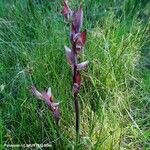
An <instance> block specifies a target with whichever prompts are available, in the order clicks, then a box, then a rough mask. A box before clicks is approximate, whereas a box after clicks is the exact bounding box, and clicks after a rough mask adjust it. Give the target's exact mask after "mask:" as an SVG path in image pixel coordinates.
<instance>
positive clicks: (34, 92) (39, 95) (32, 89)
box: [31, 86, 43, 100]
mask: <svg viewBox="0 0 150 150" xmlns="http://www.w3.org/2000/svg"><path fill="white" fill-rule="evenodd" d="M31 91H32V93H33V94H34V95H35V96H36V97H37V98H38V99H41V100H43V96H42V94H41V93H40V92H39V91H38V90H37V89H36V87H35V86H31Z"/></svg>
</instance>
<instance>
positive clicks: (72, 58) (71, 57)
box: [64, 46, 75, 65]
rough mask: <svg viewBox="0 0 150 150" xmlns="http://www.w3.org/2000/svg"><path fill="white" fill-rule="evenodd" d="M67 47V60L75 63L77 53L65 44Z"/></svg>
mask: <svg viewBox="0 0 150 150" xmlns="http://www.w3.org/2000/svg"><path fill="white" fill-rule="evenodd" d="M64 48H65V51H66V57H67V61H68V63H69V64H70V65H73V64H74V63H75V55H74V53H73V52H72V50H71V49H70V48H69V47H67V46H64Z"/></svg>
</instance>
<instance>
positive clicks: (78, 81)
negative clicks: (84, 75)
mask: <svg viewBox="0 0 150 150" xmlns="http://www.w3.org/2000/svg"><path fill="white" fill-rule="evenodd" d="M74 71H75V73H74V76H73V88H72V93H73V94H75V93H78V92H79V89H80V84H81V75H80V72H79V71H77V70H76V66H74Z"/></svg>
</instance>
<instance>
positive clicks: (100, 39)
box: [0, 0, 150, 150]
mask: <svg viewBox="0 0 150 150" xmlns="http://www.w3.org/2000/svg"><path fill="white" fill-rule="evenodd" d="M71 4H72V6H74V7H75V6H78V4H79V2H76V1H73V0H72V1H71V3H70V5H71ZM149 7H150V3H148V1H137V0H129V1H108V0H107V1H104V0H100V1H98V0H97V1H96V0H95V1H92V0H88V1H83V9H84V24H83V28H87V31H88V36H87V42H86V45H85V48H84V54H83V55H82V58H81V59H82V60H89V61H90V64H89V67H88V69H87V70H86V71H83V72H82V87H81V92H80V94H79V101H80V115H81V116H80V143H79V145H76V137H75V136H76V132H75V114H74V104H73V97H72V94H71V70H70V68H69V66H68V64H67V62H66V57H65V52H64V45H68V46H69V45H70V43H69V38H68V37H69V31H70V27H69V25H67V24H65V23H64V21H63V17H62V16H61V15H60V13H59V12H60V10H61V3H60V1H48V0H46V1H44V2H43V3H42V4H35V3H34V2H33V1H31V0H27V1H8V2H6V1H2V0H0V10H1V11H0V58H1V59H0V115H1V117H0V131H1V132H0V139H1V149H7V148H6V147H4V144H35V143H38V144H42V143H52V146H53V147H52V148H51V149H62V150H70V149H74V148H76V149H93V150H119V149H121V150H124V149H125V150H136V149H141V150H148V149H149V147H150V117H149V116H150V110H149V109H150V77H149V76H150V68H149V67H148V66H149V63H150V57H149V56H150V49H149V34H148V33H149V29H150V28H149V27H150V21H149V15H150V12H149ZM33 83H34V84H35V85H36V86H37V88H38V89H41V90H42V89H44V88H46V87H49V86H50V87H51V88H52V92H53V95H54V97H55V99H56V101H58V102H60V109H61V119H60V126H59V127H57V126H56V125H55V122H54V120H53V117H52V115H51V112H50V111H49V110H48V108H47V107H46V105H45V104H44V103H43V102H42V101H40V100H37V99H36V98H34V97H33V96H32V94H31V93H30V90H29V88H30V86H31V85H32V84H33ZM16 149H17V148H14V150H16ZM18 149H19V148H18ZM41 149H42V148H41Z"/></svg>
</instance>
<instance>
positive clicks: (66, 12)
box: [61, 0, 73, 21]
mask: <svg viewBox="0 0 150 150" xmlns="http://www.w3.org/2000/svg"><path fill="white" fill-rule="evenodd" d="M61 14H62V15H63V16H64V17H65V20H66V21H68V20H70V19H71V18H72V16H73V11H72V10H71V9H70V8H69V5H68V3H67V1H66V0H64V2H63V10H62V11H61Z"/></svg>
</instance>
